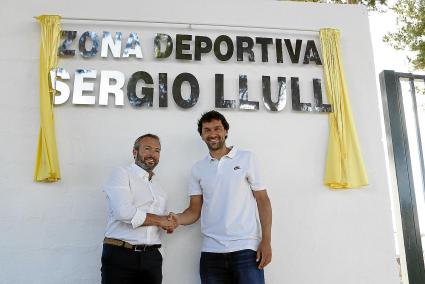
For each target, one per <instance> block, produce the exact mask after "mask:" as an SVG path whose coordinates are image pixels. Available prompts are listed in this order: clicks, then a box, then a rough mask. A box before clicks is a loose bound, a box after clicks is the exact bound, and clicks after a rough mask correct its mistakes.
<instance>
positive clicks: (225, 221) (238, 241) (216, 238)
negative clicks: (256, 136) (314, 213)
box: [172, 111, 272, 284]
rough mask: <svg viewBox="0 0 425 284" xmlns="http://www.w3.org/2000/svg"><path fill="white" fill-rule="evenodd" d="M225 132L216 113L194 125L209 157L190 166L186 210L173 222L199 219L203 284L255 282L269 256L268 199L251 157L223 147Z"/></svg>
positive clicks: (260, 277) (261, 279)
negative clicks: (188, 197) (188, 199)
mask: <svg viewBox="0 0 425 284" xmlns="http://www.w3.org/2000/svg"><path fill="white" fill-rule="evenodd" d="M228 130H229V124H228V123H227V121H226V119H225V117H224V116H223V115H222V114H221V113H219V112H217V111H209V112H207V113H205V114H203V115H202V117H201V118H200V120H199V121H198V132H199V134H200V135H201V137H202V140H203V141H204V142H205V144H206V145H207V146H208V149H209V155H207V156H206V157H205V158H204V159H202V160H200V161H198V162H197V163H195V165H194V166H193V168H192V173H191V178H190V185H189V195H190V205H189V207H188V208H187V209H186V210H185V211H184V212H183V213H180V214H177V215H174V214H173V215H172V218H173V219H174V220H175V221H176V222H177V223H178V224H181V225H188V224H192V223H194V222H196V221H197V220H198V219H199V217H201V230H202V234H203V244H202V253H201V261H200V276H201V281H202V283H203V284H216V283H223V284H224V283H226V284H228V283H240V284H260V283H264V271H263V268H264V267H265V266H266V265H267V264H269V263H270V261H271V257H272V249H271V245H270V242H271V224H272V210H271V205H270V200H269V198H268V195H267V191H266V188H265V186H264V184H263V183H262V181H261V179H260V176H259V170H258V165H257V161H256V158H255V156H254V155H253V154H252V153H251V152H248V151H242V150H239V149H237V148H236V147H235V146H233V147H227V146H226V138H227V134H228ZM257 209H258V214H257ZM257 216H259V219H258V217H257Z"/></svg>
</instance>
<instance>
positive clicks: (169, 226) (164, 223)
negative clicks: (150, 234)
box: [159, 216, 178, 234]
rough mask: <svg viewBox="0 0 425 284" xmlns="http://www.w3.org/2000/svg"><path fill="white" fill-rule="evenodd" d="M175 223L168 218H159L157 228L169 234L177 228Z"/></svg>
mask: <svg viewBox="0 0 425 284" xmlns="http://www.w3.org/2000/svg"><path fill="white" fill-rule="evenodd" d="M177 226H178V225H177V222H176V221H175V220H173V219H172V218H170V217H169V216H161V220H160V224H159V227H161V228H162V229H164V230H165V231H167V233H168V234H171V233H172V232H173V231H174V230H175V229H176V228H177Z"/></svg>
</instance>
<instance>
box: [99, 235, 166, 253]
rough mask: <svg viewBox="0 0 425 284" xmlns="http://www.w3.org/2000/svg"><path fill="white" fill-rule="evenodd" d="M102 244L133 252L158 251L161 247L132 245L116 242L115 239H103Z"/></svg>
mask: <svg viewBox="0 0 425 284" xmlns="http://www.w3.org/2000/svg"><path fill="white" fill-rule="evenodd" d="M103 243H104V244H108V245H113V246H117V247H123V248H127V249H131V250H133V251H151V250H156V249H159V248H160V247H161V245H132V244H130V243H127V242H124V241H121V240H117V239H111V238H105V239H103Z"/></svg>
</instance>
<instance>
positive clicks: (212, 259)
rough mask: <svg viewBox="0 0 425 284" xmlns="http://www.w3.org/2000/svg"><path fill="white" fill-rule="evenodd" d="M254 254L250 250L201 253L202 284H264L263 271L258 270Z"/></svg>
mask: <svg viewBox="0 0 425 284" xmlns="http://www.w3.org/2000/svg"><path fill="white" fill-rule="evenodd" d="M255 258H256V252H255V251H253V250H250V249H246V250H240V251H235V252H229V253H212V252H202V254H201V263H200V274H201V282H202V284H264V270H262V269H258V263H257V262H256V260H255Z"/></svg>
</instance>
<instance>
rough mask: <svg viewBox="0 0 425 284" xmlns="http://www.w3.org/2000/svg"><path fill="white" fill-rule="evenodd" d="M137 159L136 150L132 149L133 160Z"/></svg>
mask: <svg viewBox="0 0 425 284" xmlns="http://www.w3.org/2000/svg"><path fill="white" fill-rule="evenodd" d="M136 157H137V150H136V149H133V159H134V160H136Z"/></svg>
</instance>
